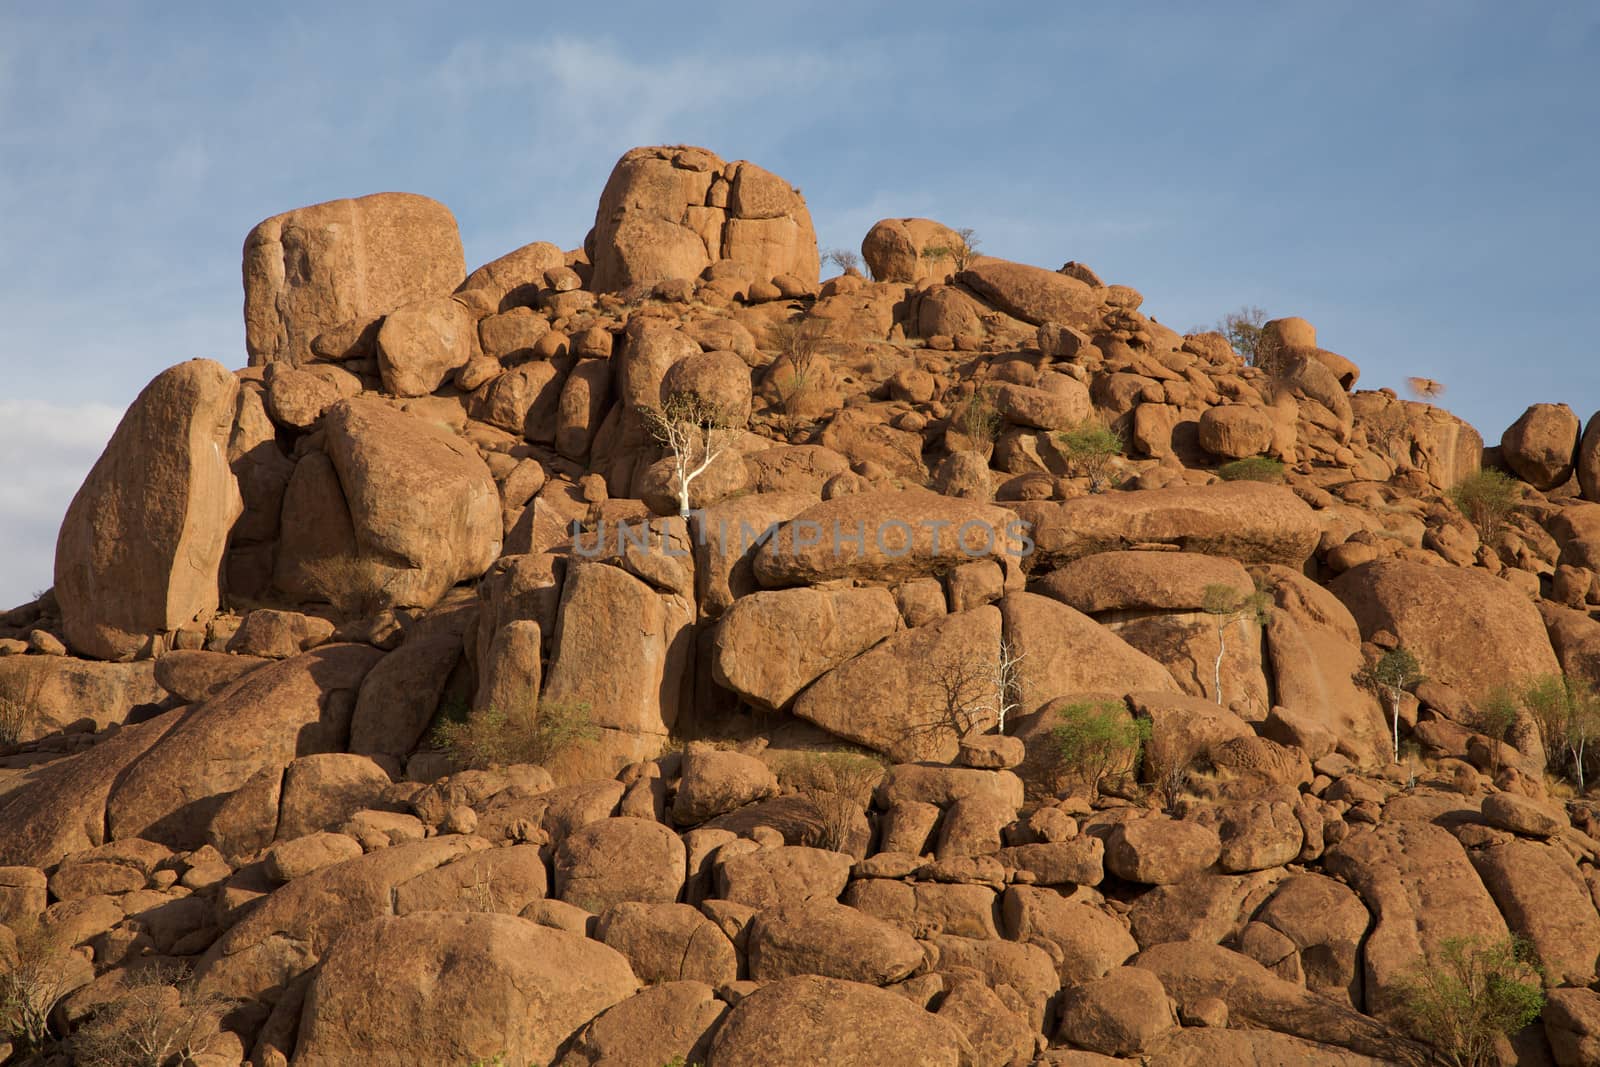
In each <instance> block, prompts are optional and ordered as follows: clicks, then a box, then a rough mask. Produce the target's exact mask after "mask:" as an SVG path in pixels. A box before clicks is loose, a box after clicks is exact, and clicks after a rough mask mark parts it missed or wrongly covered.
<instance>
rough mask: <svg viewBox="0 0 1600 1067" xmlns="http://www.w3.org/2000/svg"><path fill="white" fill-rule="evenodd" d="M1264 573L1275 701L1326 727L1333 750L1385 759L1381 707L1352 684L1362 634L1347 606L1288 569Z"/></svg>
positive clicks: (1360, 759)
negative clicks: (1269, 597)
mask: <svg viewBox="0 0 1600 1067" xmlns="http://www.w3.org/2000/svg"><path fill="white" fill-rule="evenodd" d="M1266 573H1267V574H1268V575H1269V576H1270V579H1271V582H1272V585H1271V589H1272V601H1273V614H1272V621H1271V624H1270V625H1269V626H1268V627H1267V658H1268V661H1269V662H1270V663H1271V665H1272V675H1273V680H1274V682H1275V683H1276V686H1277V692H1276V696H1277V701H1278V704H1279V705H1281V706H1282V707H1284V708H1287V709H1289V711H1290V712H1291V713H1293V714H1294V715H1296V716H1301V717H1304V718H1306V719H1307V720H1309V721H1310V722H1311V723H1313V724H1315V725H1316V726H1318V727H1320V728H1322V729H1324V730H1326V731H1327V732H1328V733H1329V734H1331V735H1332V737H1334V738H1335V739H1336V745H1337V747H1338V749H1339V751H1340V752H1343V753H1345V754H1346V755H1347V756H1349V757H1350V758H1351V759H1353V760H1355V761H1356V762H1357V763H1359V764H1370V763H1371V762H1373V761H1374V760H1376V759H1377V758H1378V757H1379V756H1380V755H1384V756H1385V758H1387V755H1386V754H1387V752H1388V747H1387V746H1388V745H1389V740H1388V737H1387V729H1386V727H1385V725H1384V718H1383V710H1382V708H1380V707H1379V705H1378V701H1377V698H1376V697H1374V696H1373V695H1372V692H1371V691H1370V690H1368V689H1366V688H1364V687H1362V686H1359V685H1357V684H1356V682H1355V677H1356V675H1357V673H1358V672H1359V671H1360V670H1361V667H1362V657H1361V632H1360V630H1359V629H1358V628H1357V626H1356V621H1355V619H1354V618H1352V617H1351V615H1350V612H1349V609H1347V608H1346V607H1345V606H1344V604H1342V603H1341V602H1340V601H1339V598H1338V597H1336V596H1334V595H1333V594H1332V593H1330V592H1328V590H1326V589H1324V588H1322V587H1321V586H1319V585H1317V584H1316V583H1315V582H1312V581H1310V580H1309V579H1307V578H1305V577H1304V576H1302V575H1300V574H1297V573H1295V572H1293V571H1291V570H1289V569H1288V568H1287V567H1272V568H1267V569H1266ZM1277 739H1278V740H1280V741H1281V740H1284V738H1282V737H1279V738H1277Z"/></svg>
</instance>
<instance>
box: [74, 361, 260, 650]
mask: <svg viewBox="0 0 1600 1067" xmlns="http://www.w3.org/2000/svg"><path fill="white" fill-rule="evenodd" d="M238 394H239V384H238V380H237V379H235V378H234V376H233V375H232V374H229V373H228V372H227V371H226V370H225V369H224V368H223V367H222V366H221V364H218V363H213V362H212V361H210V360H203V359H197V360H191V361H189V362H188V363H180V364H178V365H177V366H176V367H173V368H171V369H170V370H166V371H163V372H162V373H161V374H159V375H157V376H156V378H155V380H154V381H152V382H151V383H150V384H149V385H147V386H145V389H144V391H143V392H142V393H140V394H139V397H138V399H136V400H135V401H134V402H133V404H132V406H130V407H129V408H128V412H127V414H125V415H124V416H123V417H122V422H121V423H120V424H119V425H118V426H117V430H116V432H115V433H114V434H112V436H111V441H110V442H109V443H108V444H107V445H106V450H105V452H103V453H102V454H101V456H100V458H99V460H97V461H96V462H95V465H94V467H93V469H92V470H90V471H89V476H88V477H87V478H86V479H84V483H83V485H82V487H81V488H79V490H78V492H77V495H76V496H74V497H73V498H72V504H71V505H70V506H69V507H68V508H67V514H66V518H65V519H63V520H62V523H61V533H60V536H59V537H58V538H57V540H56V567H55V589H56V599H57V600H58V601H59V602H60V604H61V610H62V622H63V625H64V627H65V629H66V637H67V643H68V644H70V645H71V646H72V647H73V648H74V649H75V650H76V651H78V652H80V653H82V654H83V655H86V656H92V657H95V658H98V659H120V658H126V657H128V656H131V655H133V654H134V653H136V652H138V651H140V650H141V649H145V648H147V647H149V646H150V644H151V639H152V638H154V637H160V636H163V635H165V634H167V633H170V632H171V631H173V630H176V629H178V628H179V627H180V626H183V625H184V624H185V623H189V622H195V621H198V622H201V623H204V622H205V621H206V619H208V618H209V617H210V616H211V615H212V613H214V612H215V611H216V610H217V604H218V597H219V594H218V589H217V579H218V573H219V571H220V568H221V566H222V554H223V550H224V549H225V548H226V546H227V543H228V531H229V528H230V527H232V525H233V521H234V520H235V519H237V518H238V517H239V514H240V512H241V511H242V510H243V508H244V504H243V501H242V499H241V498H240V496H239V484H238V482H237V481H236V480H235V478H234V475H233V472H232V471H231V470H230V469H229V467H228V436H229V432H230V430H231V429H232V425H233V412H234V405H235V402H236V401H237V398H238Z"/></svg>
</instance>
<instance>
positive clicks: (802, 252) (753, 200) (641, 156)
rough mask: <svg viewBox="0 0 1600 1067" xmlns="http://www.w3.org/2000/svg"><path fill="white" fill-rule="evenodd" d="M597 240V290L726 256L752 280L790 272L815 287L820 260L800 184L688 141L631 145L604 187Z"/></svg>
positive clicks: (691, 275)
mask: <svg viewBox="0 0 1600 1067" xmlns="http://www.w3.org/2000/svg"><path fill="white" fill-rule="evenodd" d="M592 239H593V245H592V251H591V258H592V259H593V262H594V282H593V284H594V288H595V289H596V290H597V291H599V292H608V291H614V290H618V289H625V288H627V287H628V286H631V285H641V286H650V285H654V284H656V283H657V282H662V281H668V280H672V279H684V280H693V279H695V278H698V277H699V276H700V272H701V271H703V270H705V269H706V268H707V267H709V266H711V265H712V264H713V263H717V262H720V261H724V260H731V261H733V263H735V264H738V265H739V266H740V267H742V268H744V272H745V273H746V274H747V275H748V278H749V279H750V280H752V281H756V282H763V283H765V282H769V281H770V280H771V279H773V278H774V277H778V276H781V275H788V276H790V277H792V278H794V279H796V280H798V281H799V282H800V283H801V284H803V285H809V286H815V285H816V284H817V276H818V273H819V269H820V266H821V260H820V258H819V257H818V255H817V235H816V231H815V230H814V229H813V228H812V225H811V213H810V212H809V211H808V210H806V202H805V198H804V197H803V196H801V195H800V191H799V190H798V189H796V188H794V187H793V186H791V185H790V184H789V183H788V182H786V181H784V180H783V179H782V178H780V177H778V176H777V175H776V174H773V173H771V172H770V171H767V170H763V169H762V168H761V167H758V166H756V165H755V164H754V163H750V162H747V161H744V160H736V161H734V162H732V163H726V162H724V161H723V160H722V159H721V157H719V156H717V155H715V154H714V153H711V152H708V151H706V150H705V149H704V148H693V147H689V146H687V145H659V146H653V147H644V148H634V149H630V150H629V151H628V152H626V153H624V154H623V156H622V158H621V159H619V160H617V165H616V167H614V168H613V169H612V171H611V177H610V178H609V179H608V180H607V181H606V186H605V189H604V190H603V191H602V192H601V193H600V205H599V207H598V209H597V210H596V211H595V218H594V233H593V237H592Z"/></svg>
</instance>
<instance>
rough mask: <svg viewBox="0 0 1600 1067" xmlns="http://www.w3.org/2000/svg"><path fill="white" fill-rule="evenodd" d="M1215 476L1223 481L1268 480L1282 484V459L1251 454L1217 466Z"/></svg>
mask: <svg viewBox="0 0 1600 1067" xmlns="http://www.w3.org/2000/svg"><path fill="white" fill-rule="evenodd" d="M1217 477H1218V478H1221V479H1222V480H1223V481H1225V482H1269V483H1273V484H1277V485H1281V484H1283V461H1282V460H1280V459H1274V458H1273V457H1271V456H1251V457H1249V458H1248V459H1236V460H1234V461H1233V462H1231V463H1224V464H1223V465H1222V466H1220V467H1218V468H1217Z"/></svg>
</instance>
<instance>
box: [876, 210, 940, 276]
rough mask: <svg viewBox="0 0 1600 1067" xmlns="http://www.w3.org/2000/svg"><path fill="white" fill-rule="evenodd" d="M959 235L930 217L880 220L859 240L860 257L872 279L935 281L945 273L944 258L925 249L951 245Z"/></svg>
mask: <svg viewBox="0 0 1600 1067" xmlns="http://www.w3.org/2000/svg"><path fill="white" fill-rule="evenodd" d="M960 243H961V238H960V236H959V235H958V234H957V233H956V232H955V231H954V230H952V229H951V228H950V227H948V226H946V225H945V224H944V223H942V222H935V221H934V220H932V219H880V220H879V221H877V222H875V223H873V224H872V228H871V229H870V230H868V231H867V235H866V236H865V237H863V238H862V239H861V258H862V259H864V260H866V263H867V270H868V271H870V272H871V274H872V277H873V280H875V281H879V282H903V283H905V284H907V285H912V284H915V283H916V282H920V281H922V280H923V279H924V278H927V279H931V280H934V281H938V280H939V279H941V278H943V277H944V276H945V275H946V274H947V273H949V270H948V268H949V267H950V266H951V262H950V260H949V259H948V258H944V257H938V256H930V255H924V253H925V252H927V251H928V250H929V249H940V248H955V247H957V246H958V245H959V244H960Z"/></svg>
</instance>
